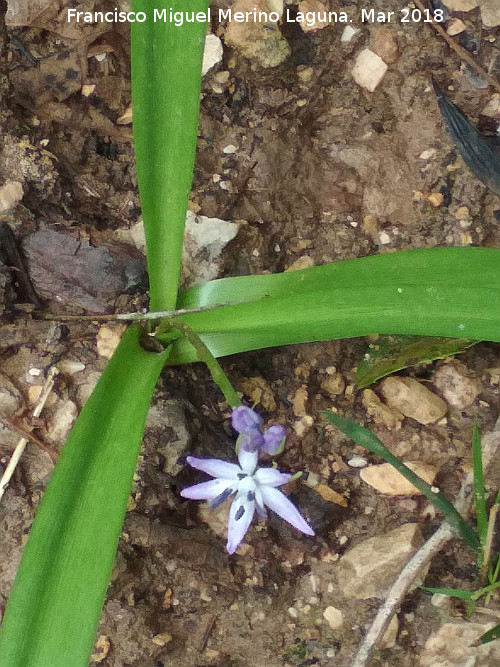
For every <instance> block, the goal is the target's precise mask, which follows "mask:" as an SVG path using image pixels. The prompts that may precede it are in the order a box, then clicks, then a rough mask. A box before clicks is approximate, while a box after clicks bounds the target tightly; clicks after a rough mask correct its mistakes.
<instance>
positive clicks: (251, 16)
mask: <svg viewBox="0 0 500 667" xmlns="http://www.w3.org/2000/svg"><path fill="white" fill-rule="evenodd" d="M211 18H212V16H211V10H210V8H209V9H208V10H207V11H206V12H177V11H174V10H173V9H172V8H171V7H170V9H168V10H167V9H161V10H160V9H154V10H153V16H152V19H153V21H154V22H155V23H156V22H157V21H163V22H164V23H173V24H175V25H176V26H181V25H183V24H184V23H209V22H210V20H211ZM218 18H219V21H229V22H234V23H249V22H250V21H252V22H255V23H278V21H280V19H281V18H282V17H281V16H280V14H279V13H278V12H262V11H258V10H257V9H254V10H253V11H250V12H233V11H232V9H219V11H218ZM147 20H148V16H147V14H146V12H123V11H119V10H118V9H116V8H115V9H114V11H108V12H81V11H77V10H76V9H68V23H69V22H70V21H76V22H77V23H80V22H81V23H99V22H101V23H136V22H137V23H144V22H145V21H147ZM283 21H284V22H285V23H297V22H298V23H307V24H310V23H311V22H312V21H316V22H319V23H349V19H348V17H347V14H346V13H345V12H326V11H325V12H295V13H293V14H290V10H289V9H288V8H287V9H286V13H285V14H284V15H283Z"/></svg>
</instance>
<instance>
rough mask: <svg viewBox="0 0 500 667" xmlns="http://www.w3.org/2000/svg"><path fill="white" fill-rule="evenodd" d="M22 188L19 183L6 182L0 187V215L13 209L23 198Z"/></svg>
mask: <svg viewBox="0 0 500 667" xmlns="http://www.w3.org/2000/svg"><path fill="white" fill-rule="evenodd" d="M23 194H24V192H23V186H22V184H21V183H20V182H19V181H7V182H6V183H4V184H3V185H2V187H0V213H5V211H10V210H11V209H13V208H15V207H16V206H17V205H18V204H19V202H20V201H21V199H22V198H23Z"/></svg>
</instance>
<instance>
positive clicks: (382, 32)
mask: <svg viewBox="0 0 500 667" xmlns="http://www.w3.org/2000/svg"><path fill="white" fill-rule="evenodd" d="M370 48H371V50H372V51H373V52H374V53H376V54H377V56H380V57H381V58H382V60H383V61H384V62H385V63H386V64H387V65H391V64H392V63H395V62H396V60H397V59H398V58H399V47H398V42H397V39H396V35H395V33H394V30H391V29H390V28H374V30H373V33H372V35H371V37H370Z"/></svg>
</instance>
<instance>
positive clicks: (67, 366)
mask: <svg viewBox="0 0 500 667" xmlns="http://www.w3.org/2000/svg"><path fill="white" fill-rule="evenodd" d="M57 368H58V369H59V372H60V373H63V374H64V375H75V373H80V372H81V371H83V370H85V364H83V363H82V362H81V361H73V360H72V359H62V360H61V361H60V362H59V363H58V364H57Z"/></svg>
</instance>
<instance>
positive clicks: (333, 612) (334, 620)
mask: <svg viewBox="0 0 500 667" xmlns="http://www.w3.org/2000/svg"><path fill="white" fill-rule="evenodd" d="M323 618H324V619H325V621H326V622H327V623H328V625H329V626H330V628H331V629H332V630H338V628H341V627H342V624H343V623H344V616H343V614H342V612H341V611H340V609H336V608H335V607H327V608H326V609H325V611H324V612H323Z"/></svg>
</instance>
